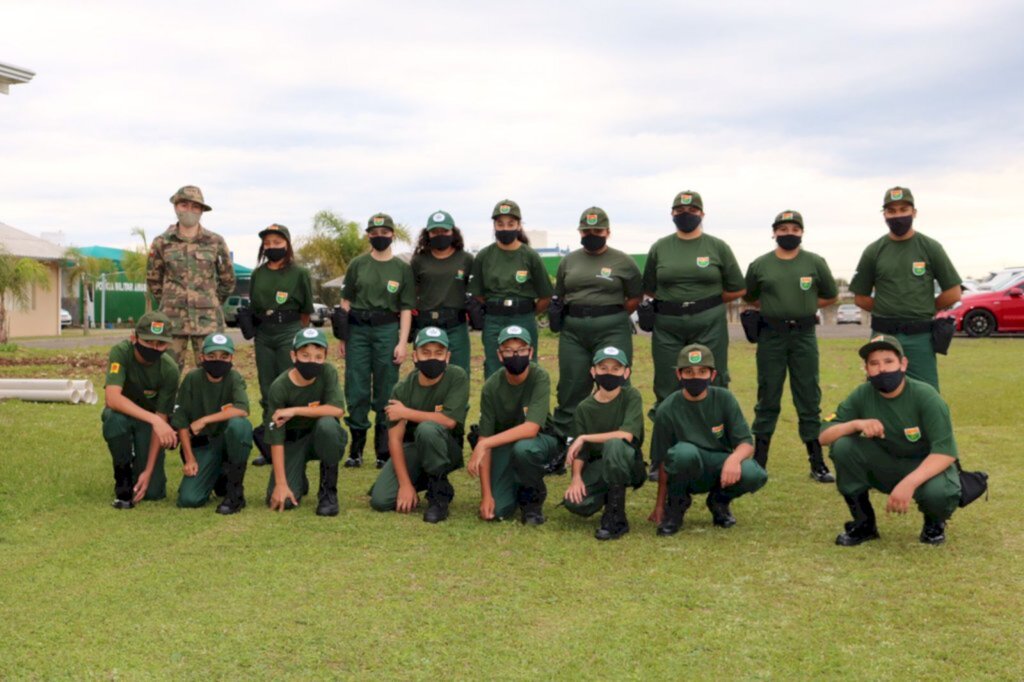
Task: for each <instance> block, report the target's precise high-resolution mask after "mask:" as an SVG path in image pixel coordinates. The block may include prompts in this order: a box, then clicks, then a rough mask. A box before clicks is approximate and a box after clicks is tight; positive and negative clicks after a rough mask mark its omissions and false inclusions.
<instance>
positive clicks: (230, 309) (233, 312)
mask: <svg viewBox="0 0 1024 682" xmlns="http://www.w3.org/2000/svg"><path fill="white" fill-rule="evenodd" d="M243 305H246V306H247V305H249V297H248V296H228V300H226V301H224V305H223V306H222V307H223V309H224V324H226V325H227V326H229V327H235V326H237V325H238V309H239V308H241V307H242V306H243Z"/></svg>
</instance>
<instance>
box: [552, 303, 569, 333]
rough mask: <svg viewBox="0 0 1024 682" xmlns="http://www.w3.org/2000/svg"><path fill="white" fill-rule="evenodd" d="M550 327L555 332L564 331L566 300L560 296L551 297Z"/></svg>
mask: <svg viewBox="0 0 1024 682" xmlns="http://www.w3.org/2000/svg"><path fill="white" fill-rule="evenodd" d="M548 323H549V324H548V327H549V329H551V331H553V332H560V331H562V326H563V325H564V324H565V301H564V300H562V299H561V298H560V297H558V296H552V297H551V304H550V305H549V306H548Z"/></svg>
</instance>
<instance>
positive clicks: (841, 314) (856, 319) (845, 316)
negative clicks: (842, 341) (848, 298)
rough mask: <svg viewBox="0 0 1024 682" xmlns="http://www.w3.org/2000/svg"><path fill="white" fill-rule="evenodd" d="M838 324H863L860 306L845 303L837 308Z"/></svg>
mask: <svg viewBox="0 0 1024 682" xmlns="http://www.w3.org/2000/svg"><path fill="white" fill-rule="evenodd" d="M836 324H861V314H860V308H858V307H857V306H855V305H853V304H852V303H844V304H843V305H841V306H839V307H838V308H836Z"/></svg>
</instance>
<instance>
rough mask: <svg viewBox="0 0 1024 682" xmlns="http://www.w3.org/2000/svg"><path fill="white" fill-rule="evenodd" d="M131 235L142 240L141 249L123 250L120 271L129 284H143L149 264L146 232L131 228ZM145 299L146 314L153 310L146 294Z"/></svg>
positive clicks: (138, 228)
mask: <svg viewBox="0 0 1024 682" xmlns="http://www.w3.org/2000/svg"><path fill="white" fill-rule="evenodd" d="M131 233H132V236H134V237H138V238H140V239H141V240H142V248H141V249H140V248H139V247H137V246H136V247H135V248H134V249H132V250H131V251H128V250H127V249H125V252H124V257H123V258H122V259H121V269H122V270H124V274H125V276H126V277H127V278H128V281H129V282H145V281H146V270H147V267H148V263H149V251H148V249H149V242H148V241H147V240H146V231H145V230H144V229H142V228H141V227H133V228H132V232H131ZM145 299H146V312H147V313H148V312H149V311H150V310H152V309H153V302H152V301H151V300H150V298H149V293H148V292H147V293H146V295H145Z"/></svg>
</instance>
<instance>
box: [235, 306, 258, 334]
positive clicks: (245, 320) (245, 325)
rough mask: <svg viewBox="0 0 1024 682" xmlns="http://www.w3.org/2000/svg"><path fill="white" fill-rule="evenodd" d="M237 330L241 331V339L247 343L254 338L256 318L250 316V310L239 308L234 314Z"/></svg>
mask: <svg viewBox="0 0 1024 682" xmlns="http://www.w3.org/2000/svg"><path fill="white" fill-rule="evenodd" d="M236 316H237V318H238V328H239V329H240V330H241V331H242V337H243V338H244V339H245V340H246V341H249V340H250V339H252V337H254V336H256V317H255V316H254V315H253V314H252V308H239V309H238V312H237V313H236Z"/></svg>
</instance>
